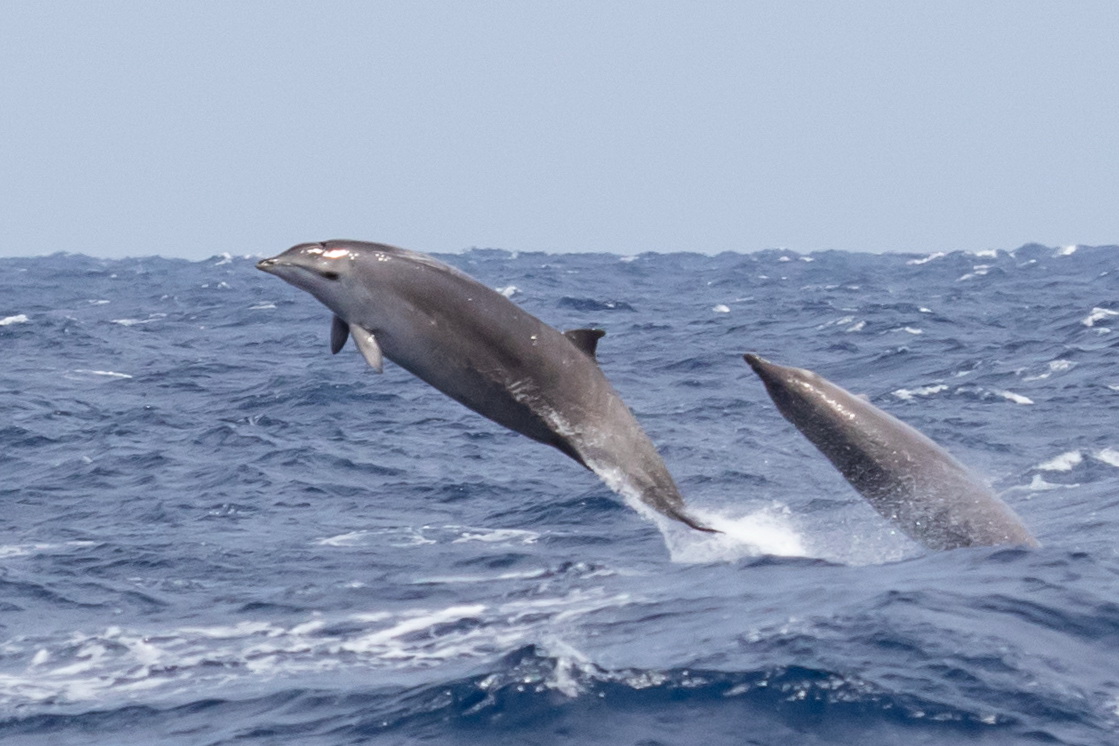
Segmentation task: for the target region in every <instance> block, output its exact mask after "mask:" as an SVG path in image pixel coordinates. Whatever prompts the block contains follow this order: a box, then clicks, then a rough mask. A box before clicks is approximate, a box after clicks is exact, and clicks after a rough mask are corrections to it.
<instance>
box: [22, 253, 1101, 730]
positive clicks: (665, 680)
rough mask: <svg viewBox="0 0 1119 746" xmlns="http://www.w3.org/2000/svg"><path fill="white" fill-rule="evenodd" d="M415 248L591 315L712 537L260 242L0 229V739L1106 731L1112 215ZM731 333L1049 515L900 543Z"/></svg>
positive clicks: (560, 311) (563, 323)
mask: <svg viewBox="0 0 1119 746" xmlns="http://www.w3.org/2000/svg"><path fill="white" fill-rule="evenodd" d="M74 248H75V250H80V247H74ZM274 248H275V250H274V251H272V252H270V253H279V252H280V251H281V250H283V249H285V248H287V247H285V246H277V247H274ZM442 258H443V259H444V260H445V261H447V262H449V263H451V264H453V265H455V266H457V267H459V268H461V269H463V270H465V271H466V272H468V273H470V274H471V275H473V276H474V277H476V278H477V279H479V280H480V281H482V282H483V283H485V284H487V285H489V286H490V287H493V288H495V289H498V290H500V291H501V292H503V293H505V294H506V295H508V296H510V297H511V298H512V299H513V300H514V301H515V302H516V303H518V304H520V305H521V306H523V307H524V308H526V309H528V310H529V311H530V312H532V313H534V314H536V315H537V316H539V317H540V318H542V319H544V320H545V321H547V322H548V323H551V324H553V325H555V326H557V327H560V328H564V329H566V328H577V327H601V328H603V329H605V330H606V331H607V336H606V337H605V338H604V339H603V340H602V341H601V343H600V344H599V358H600V361H601V365H602V368H603V370H604V371H605V372H606V375H607V376H608V377H609V378H610V379H611V381H612V382H613V384H614V385H615V387H616V388H617V389H618V391H619V392H620V393H621V395H622V397H623V398H624V399H625V400H626V401H627V403H629V405H630V406H631V408H632V409H633V410H634V412H635V413H636V415H637V417H638V419H639V420H640V421H641V423H642V424H643V426H644V427H645V428H646V430H647V431H648V432H649V434H650V436H651V437H652V439H653V440H654V442H656V443H657V445H658V447H659V448H660V450H661V453H662V454H663V456H664V458H665V461H666V463H667V464H668V466H669V468H670V469H671V471H672V472H673V474H674V475H675V476H676V479H677V481H678V482H679V484H680V487H681V491H682V492H683V494H684V496H685V498H686V500H687V501H688V504H689V506H690V508H691V509H692V511H693V512H694V513H695V514H696V515H697V516H699V517H700V518H702V519H705V520H709V521H711V522H713V523H715V524H716V525H718V526H720V527H722V528H723V529H724V530H725V531H726V533H725V534H724V535H719V536H713V535H706V534H701V533H698V532H695V531H691V530H690V529H688V528H686V527H684V526H682V525H679V524H673V525H668V524H667V523H666V524H665V525H661V524H660V523H658V522H654V521H651V520H649V519H648V518H645V517H642V516H641V515H639V513H638V512H636V511H635V510H633V509H632V508H630V507H628V506H627V505H626V504H625V503H624V501H623V500H622V499H621V498H619V497H617V496H616V495H615V494H613V493H612V492H611V491H610V490H609V489H608V488H607V487H605V486H604V485H603V484H602V483H601V482H600V481H599V480H598V479H597V478H596V477H595V476H594V475H593V474H591V473H590V472H588V471H585V470H584V469H582V468H580V467H579V466H578V465H576V464H575V463H574V462H572V461H571V460H569V459H567V458H566V457H564V456H563V455H561V454H560V453H559V452H556V451H553V450H552V449H550V448H547V447H545V446H542V445H539V444H537V443H534V442H532V441H529V440H528V439H527V438H524V437H522V436H519V435H516V434H514V433H511V432H508V431H505V430H502V429H501V428H500V427H498V426H497V425H494V424H492V423H490V422H489V421H487V420H485V419H483V418H482V417H480V416H479V415H476V414H474V413H473V412H471V411H469V410H467V409H465V408H464V407H462V406H461V405H459V404H457V403H456V402H454V401H452V400H450V399H448V398H446V397H445V396H443V395H442V394H440V393H439V392H437V391H435V390H434V389H432V388H430V387H429V386H427V385H426V384H424V383H423V382H421V381H419V380H418V379H415V378H413V377H412V376H410V375H409V374H408V373H406V372H404V371H403V370H401V369H400V368H397V367H395V366H393V365H392V364H391V363H389V364H387V365H386V370H385V373H384V374H383V375H380V376H379V375H376V374H375V373H374V372H372V371H371V370H370V369H369V368H368V367H367V366H366V365H365V363H364V362H363V361H362V359H361V357H360V355H359V354H358V353H357V352H356V351H355V350H354V349H353V347H352V346H350V345H347V347H346V349H345V350H343V351H342V353H340V354H339V355H337V356H331V355H330V353H329V330H330V319H331V314H330V312H329V311H328V310H327V309H326V308H325V307H323V306H321V305H320V304H319V303H318V302H317V301H316V300H315V299H314V298H312V297H311V296H310V295H308V294H306V293H303V292H301V291H299V290H296V289H295V288H293V287H291V286H289V285H287V284H285V283H284V282H282V281H280V280H279V279H277V278H275V277H270V276H268V275H265V274H264V273H262V272H259V271H257V270H256V269H255V268H254V266H253V264H254V261H255V258H252V257H231V256H228V255H223V256H215V257H213V258H211V259H208V260H205V261H201V262H188V261H182V260H168V259H161V258H140V259H123V260H102V259H95V258H90V257H87V256H83V255H81V254H56V255H53V256H48V257H43V258H32V259H4V260H0V361H2V364H0V413H2V416H0V501H2V506H3V510H2V511H0V743H3V744H5V746H15V745H17V744H52V745H54V744H83V745H85V744H114V745H120V744H359V743H371V744H412V743H439V744H481V743H485V744H553V743H555V744H608V745H609V746H622V745H624V744H634V745H637V744H641V745H642V746H653V745H655V744H697V743H699V744H723V743H726V744H782V745H785V744H853V743H858V744H903V743H904V744H959V743H968V744H1024V743H1037V744H1115V743H1119V554H1117V542H1116V539H1117V536H1119V248H1115V247H1110V248H1107V247H1099V248H1092V247H1065V248H1053V247H1042V246H1034V245H1030V246H1024V247H1021V248H1020V249H1017V250H1014V251H1009V252H1007V251H998V252H990V253H983V254H971V253H963V252H946V253H945V254H935V255H932V256H923V255H912V254H909V255H907V254H894V255H869V254H857V253H842V252H821V253H814V254H809V255H800V254H796V253H792V252H788V251H765V252H760V253H754V254H720V255H718V256H704V255H700V254H691V253H676V254H645V255H641V256H636V257H620V256H614V255H604V254H541V253H521V254H512V253H507V252H504V251H493V250H473V251H469V252H466V253H463V254H459V255H452V256H444V257H442ZM744 352H756V353H759V354H761V355H764V356H765V357H767V358H769V359H771V360H773V361H774V362H778V363H782V364H786V365H794V366H798V367H806V368H811V369H813V370H816V371H817V372H819V373H821V374H822V375H824V376H826V377H827V378H829V379H830V380H832V381H834V382H835V383H837V384H839V385H841V386H843V387H845V388H847V389H848V390H850V391H852V392H855V393H861V394H865V395H866V396H868V397H869V398H870V400H871V401H873V402H874V403H875V404H877V405H878V406H879V407H881V408H883V409H885V410H887V411H889V412H891V413H893V414H894V415H896V416H898V417H900V418H901V419H903V420H905V421H906V422H909V423H910V424H912V425H914V426H916V427H917V428H919V429H920V430H922V431H923V432H925V433H926V434H927V435H929V436H930V437H932V438H933V439H934V440H936V441H938V442H939V443H940V444H941V445H943V446H945V447H946V448H947V449H948V450H949V451H951V452H952V453H953V454H954V455H955V456H956V457H957V458H959V459H960V460H961V461H963V462H964V463H966V464H968V465H969V466H971V467H972V468H974V469H975V470H976V471H977V472H978V473H979V474H981V475H982V476H983V477H984V478H985V479H987V480H988V481H989V482H990V484H991V485H992V487H993V488H994V489H995V491H996V492H998V493H999V494H1000V495H1001V496H1002V497H1003V499H1004V500H1005V501H1006V502H1007V503H1009V504H1010V505H1011V506H1012V507H1013V508H1014V509H1015V510H1016V511H1017V512H1018V513H1019V514H1020V515H1021V517H1022V519H1023V520H1024V521H1025V522H1026V524H1027V525H1028V526H1030V528H1031V529H1032V530H1033V532H1034V533H1035V534H1036V536H1037V537H1038V539H1039V540H1040V541H1041V542H1042V545H1043V546H1042V548H1041V549H1038V550H1033V551H1030V550H1024V549H1019V548H1007V547H1002V548H975V549H960V550H954V551H948V552H933V551H928V550H924V549H922V548H921V547H920V546H918V545H916V544H914V543H913V542H911V541H910V540H908V539H907V538H905V537H904V536H902V535H900V534H899V533H898V532H897V531H896V530H894V528H893V527H892V526H891V525H890V524H888V523H887V522H886V521H885V520H883V519H882V518H880V517H879V516H878V514H877V513H875V512H874V511H873V510H872V509H871V508H870V507H869V506H868V505H867V504H866V503H865V502H864V501H863V499H862V498H861V497H860V496H859V495H858V494H857V493H856V492H855V491H854V490H853V489H852V488H851V487H850V486H848V484H847V483H846V482H845V481H844V480H843V478H842V477H841V476H840V475H839V473H838V472H837V471H835V469H834V468H833V467H832V466H831V464H830V463H829V462H827V460H826V459H825V458H824V457H823V456H822V455H820V454H819V453H818V452H817V451H816V450H815V449H814V448H813V446H812V445H811V444H810V443H809V442H808V441H807V440H805V439H804V438H803V436H801V435H800V433H799V432H797V431H796V430H795V429H794V428H793V426H792V425H790V424H789V423H787V422H786V421H785V420H784V419H782V418H781V416H780V415H779V413H778V412H777V410H776V409H775V408H774V406H773V404H772V403H771V402H770V400H769V398H768V396H767V394H766V392H765V389H764V387H763V386H762V384H761V382H760V381H759V380H758V379H757V378H756V377H755V376H754V374H753V373H752V372H751V371H750V369H749V368H748V367H747V366H746V365H745V363H744V362H743V361H742V353H744Z"/></svg>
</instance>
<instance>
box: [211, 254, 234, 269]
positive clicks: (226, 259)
mask: <svg viewBox="0 0 1119 746" xmlns="http://www.w3.org/2000/svg"><path fill="white" fill-rule="evenodd" d="M217 259H218V261H216V262H214V266H215V267H220V266H221V265H223V264H229V263H231V262H232V261H233V257H232V256H231V255H230V254H229V252H223V253H221V254H218V256H217Z"/></svg>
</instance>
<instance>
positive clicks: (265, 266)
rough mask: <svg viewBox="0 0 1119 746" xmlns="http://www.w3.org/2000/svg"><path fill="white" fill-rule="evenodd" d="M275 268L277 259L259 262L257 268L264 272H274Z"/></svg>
mask: <svg viewBox="0 0 1119 746" xmlns="http://www.w3.org/2000/svg"><path fill="white" fill-rule="evenodd" d="M275 267H276V259H275V258H272V259H261V260H260V261H259V262H257V263H256V268H257V269H259V270H261V271H262V272H272V270H273V269H275Z"/></svg>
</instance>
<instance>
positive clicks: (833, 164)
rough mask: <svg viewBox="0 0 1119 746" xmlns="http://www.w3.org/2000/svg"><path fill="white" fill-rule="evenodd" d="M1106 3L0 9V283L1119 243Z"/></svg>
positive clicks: (94, 4) (1118, 96)
mask: <svg viewBox="0 0 1119 746" xmlns="http://www.w3.org/2000/svg"><path fill="white" fill-rule="evenodd" d="M1117 39H1119V2H1113V1H1111V0H1107V1H1098V2H1086V1H1077V2H1030V1H1024V0H991V1H990V2H981V1H978V0H971V1H968V2H919V1H905V2H902V1H899V0H891V1H890V2H871V1H868V0H859V1H858V2H790V1H785V0H783V1H781V2H776V1H774V2H746V1H745V0H742V1H740V2H703V1H697V2H671V3H669V2H650V1H645V0H643V1H642V2H601V1H600V2H571V1H566V2H528V1H526V0H519V1H517V2H496V1H492V0H487V1H486V2H422V1H418V0H409V1H407V2H403V1H401V2H284V1H282V0H274V1H270V2H247V1H239V2H227V1H223V2H154V1H153V2H148V1H144V2H140V1H136V2H120V1H112V0H96V1H91V2H80V1H78V0H72V1H68V2H50V1H49V0H0V231H2V241H0V256H27V255H35V254H44V253H51V252H55V251H72V252H80V253H86V254H92V255H95V256H110V257H116V256H136V255H149V254H162V255H164V256H182V257H189V258H202V257H207V256H210V255H213V254H218V253H221V252H231V253H234V254H242V253H246V254H257V253H260V254H273V253H276V252H278V251H279V250H281V249H284V248H286V247H287V246H289V245H291V244H294V243H299V242H302V241H309V240H319V239H326V238H336V237H345V238H357V239H365V240H374V241H384V242H388V243H395V244H398V245H402V246H406V247H408V248H413V249H418V250H423V251H457V250H460V249H464V248H469V247H472V246H483V247H494V248H504V249H509V250H518V251H537V250H543V251H611V252H618V253H625V254H630V253H636V252H641V251H648V250H652V251H702V252H719V251H727V250H732V251H754V250H758V249H765V248H773V247H788V248H791V249H794V250H796V251H802V252H807V251H814V250H818V249H829V248H835V249H848V250H861V251H920V252H931V251H946V250H954V249H967V250H982V249H990V248H1013V247H1016V246H1018V245H1020V244H1022V243H1026V242H1029V241H1038V242H1041V243H1046V244H1050V245H1062V244H1070V243H1080V244H1103V243H1119V43H1117V41H1116V40H1117Z"/></svg>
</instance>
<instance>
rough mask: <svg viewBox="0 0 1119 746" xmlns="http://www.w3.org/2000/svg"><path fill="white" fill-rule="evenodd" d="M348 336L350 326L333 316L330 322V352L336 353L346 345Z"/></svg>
mask: <svg viewBox="0 0 1119 746" xmlns="http://www.w3.org/2000/svg"><path fill="white" fill-rule="evenodd" d="M349 336H350V326H349V324H347V323H346V322H345V321H343V320H342V319H340V318H339V317H337V316H335V317H334V320H333V321H332V322H330V353H331V354H332V355H337V354H338V351H339V350H340V349H342V348H343V347H345V346H346V340H347V339H348V338H349Z"/></svg>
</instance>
